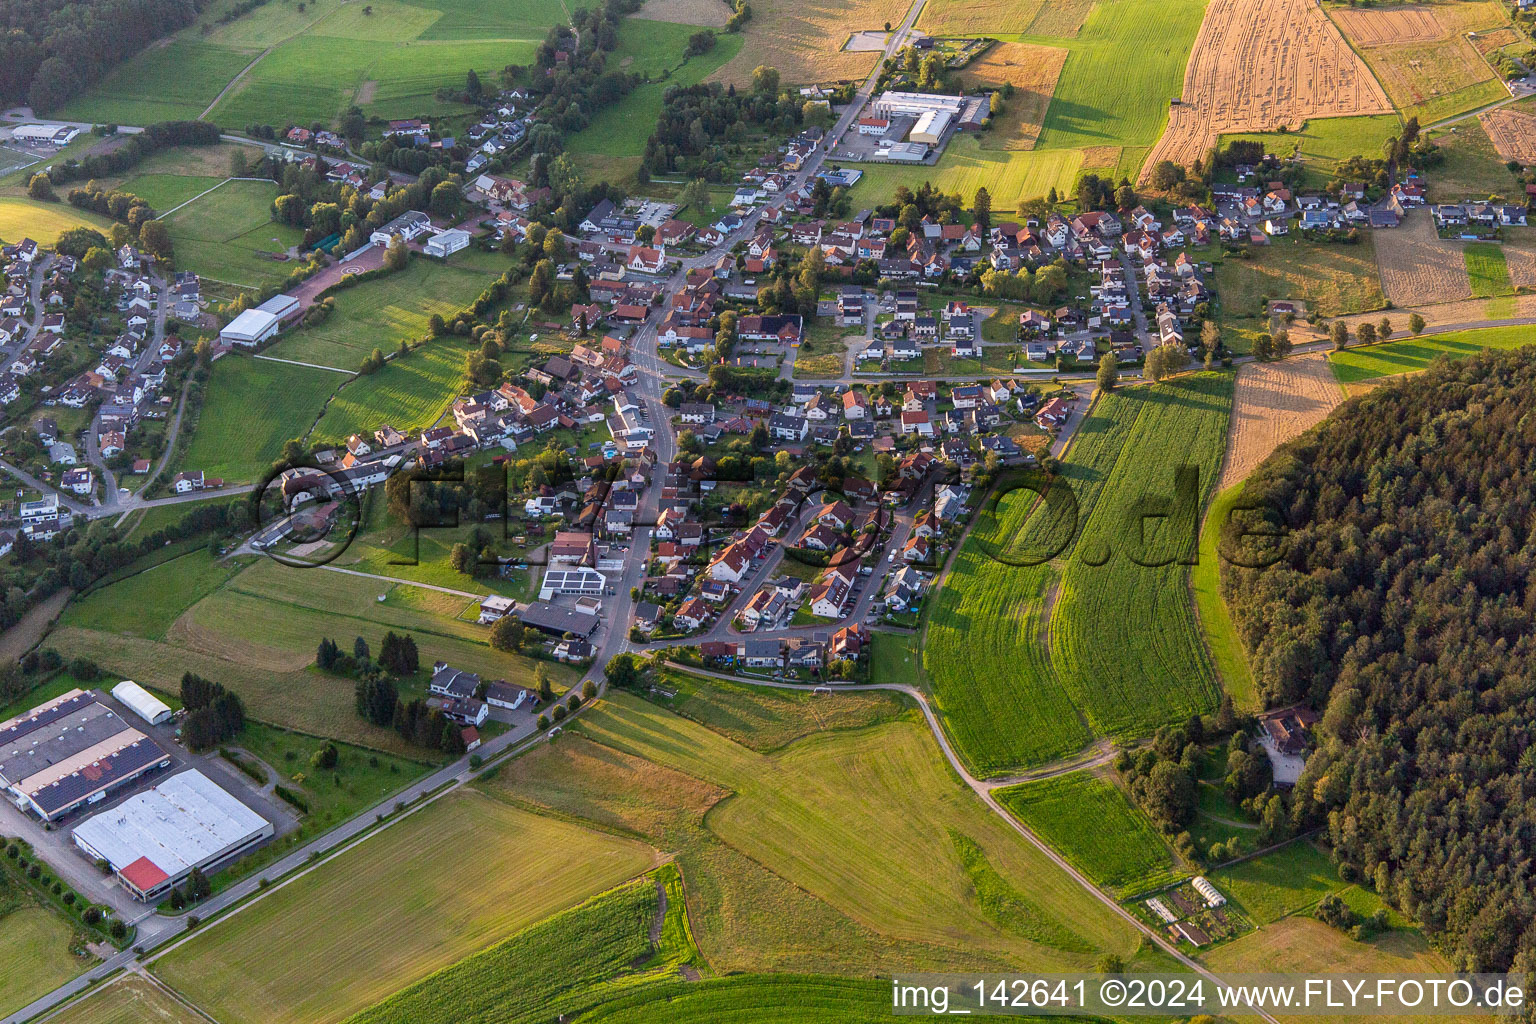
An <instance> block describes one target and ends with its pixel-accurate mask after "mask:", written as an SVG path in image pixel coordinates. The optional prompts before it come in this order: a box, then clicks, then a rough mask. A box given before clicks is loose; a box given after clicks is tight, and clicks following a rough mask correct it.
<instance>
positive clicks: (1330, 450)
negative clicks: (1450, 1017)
mask: <svg viewBox="0 0 1536 1024" xmlns="http://www.w3.org/2000/svg"><path fill="white" fill-rule="evenodd" d="M1243 499H1244V501H1243V504H1245V505H1253V506H1256V508H1255V509H1254V511H1251V512H1249V513H1246V514H1245V517H1246V519H1247V524H1246V528H1247V529H1249V530H1253V529H1257V528H1259V524H1258V523H1257V522H1255V520H1257V519H1259V518H1262V520H1263V528H1264V529H1270V530H1276V529H1280V528H1282V527H1288V530H1289V534H1288V536H1287V537H1286V538H1285V539H1284V540H1283V541H1280V542H1278V543H1277V542H1275V541H1274V540H1264V539H1256V538H1253V537H1248V538H1243V537H1242V536H1241V534H1242V532H1243V527H1241V526H1239V525H1238V522H1241V521H1242V520H1241V519H1240V520H1239V521H1238V522H1233V521H1229V522H1228V523H1227V524H1226V525H1225V526H1224V529H1223V543H1222V552H1223V555H1224V559H1223V565H1222V589H1223V591H1224V593H1225V595H1226V597H1227V600H1228V602H1229V604H1230V606H1231V608H1232V613H1233V615H1234V617H1235V619H1236V622H1237V626H1238V629H1239V630H1240V632H1241V634H1242V637H1243V640H1244V643H1245V644H1246V646H1247V648H1248V651H1249V653H1250V656H1251V661H1252V665H1253V670H1254V675H1255V678H1256V679H1257V681H1258V684H1259V687H1260V689H1261V691H1262V695H1263V699H1264V701H1265V702H1266V706H1269V707H1275V706H1282V705H1288V704H1291V703H1294V702H1296V701H1303V702H1306V703H1308V704H1311V705H1312V706H1314V707H1316V708H1318V709H1319V710H1320V711H1322V712H1323V719H1322V722H1321V723H1320V724H1319V726H1318V728H1317V729H1316V735H1315V742H1316V745H1317V747H1316V750H1315V751H1314V752H1313V754H1312V755H1311V757H1310V758H1309V760H1308V762H1307V767H1306V770H1305V771H1304V773H1303V774H1302V777H1301V780H1300V782H1299V783H1298V784H1297V786H1296V788H1295V791H1294V793H1293V796H1292V801H1291V815H1292V823H1293V825H1294V826H1295V827H1297V828H1311V827H1318V826H1321V827H1324V829H1325V837H1326V839H1327V841H1328V842H1329V843H1330V844H1331V845H1332V847H1333V849H1334V851H1335V853H1336V855H1337V858H1338V859H1339V862H1340V867H1339V870H1340V873H1341V874H1342V875H1343V876H1344V877H1345V878H1350V879H1358V880H1360V881H1362V882H1364V883H1365V884H1367V885H1370V886H1374V887H1375V888H1376V889H1377V891H1379V892H1380V893H1381V894H1382V895H1383V896H1384V897H1385V898H1386V899H1387V900H1388V902H1390V903H1391V904H1393V905H1394V906H1396V907H1398V908H1400V909H1401V910H1403V911H1404V912H1406V913H1408V914H1409V915H1411V916H1413V917H1414V918H1416V919H1417V920H1418V921H1420V922H1421V923H1422V924H1423V925H1424V926H1425V927H1426V928H1427V929H1428V931H1429V932H1430V934H1431V935H1432V936H1433V937H1434V940H1435V941H1436V943H1437V945H1439V946H1440V947H1441V948H1442V949H1443V950H1444V951H1445V952H1446V953H1447V955H1448V956H1450V958H1451V959H1452V960H1453V961H1454V962H1455V964H1456V965H1457V966H1458V967H1461V968H1465V969H1474V970H1492V969H1503V968H1507V967H1510V966H1511V965H1514V966H1516V967H1517V968H1519V969H1522V970H1527V971H1529V970H1530V969H1531V968H1532V967H1533V966H1536V927H1533V918H1536V896H1533V893H1532V883H1533V878H1532V875H1533V865H1536V861H1533V857H1532V848H1533V843H1536V746H1533V738H1536V638H1533V635H1532V617H1533V611H1536V585H1533V576H1532V573H1533V570H1536V548H1533V543H1532V532H1533V528H1536V519H1533V504H1536V352H1533V351H1532V350H1531V349H1525V350H1523V351H1517V352H1510V353H1501V354H1493V353H1488V352H1485V353H1483V354H1481V355H1478V356H1475V357H1472V358H1470V359H1464V360H1460V361H1454V362H1452V361H1447V360H1441V361H1439V362H1437V363H1436V364H1435V365H1434V366H1432V367H1431V368H1430V369H1429V370H1427V371H1426V372H1424V373H1423V374H1420V375H1419V376H1417V377H1415V378H1410V379H1408V380H1406V381H1403V382H1400V383H1397V384H1394V385H1389V386H1386V387H1382V388H1379V389H1377V390H1375V391H1373V392H1371V393H1369V394H1368V395H1365V396H1362V397H1360V398H1356V399H1354V400H1352V401H1350V402H1348V403H1346V404H1345V405H1344V406H1342V407H1341V408H1340V409H1339V410H1338V411H1337V412H1336V413H1335V414H1334V415H1333V416H1332V417H1331V418H1330V419H1328V420H1327V421H1325V422H1324V423H1322V424H1321V425H1320V426H1319V427H1317V428H1315V429H1314V430H1312V431H1311V432H1309V433H1308V434H1305V435H1303V436H1302V437H1301V438H1298V439H1297V440H1296V441H1293V442H1291V443H1290V444H1287V445H1285V446H1283V447H1282V448H1280V449H1279V450H1278V451H1276V452H1275V454H1274V455H1272V456H1271V457H1270V458H1269V459H1268V460H1267V461H1266V462H1265V463H1264V464H1263V465H1261V466H1260V467H1259V468H1258V470H1256V471H1255V473H1254V474H1253V476H1252V477H1251V478H1250V479H1249V481H1248V482H1247V485H1246V486H1245V487H1244V490H1243ZM1264 550H1271V551H1274V552H1275V553H1276V554H1278V555H1279V561H1277V562H1276V563H1275V564H1273V565H1270V566H1268V567H1267V568H1252V567H1249V568H1244V567H1242V566H1240V565H1237V564H1234V562H1235V561H1246V562H1248V563H1249V565H1250V566H1251V565H1253V564H1254V563H1255V562H1257V561H1260V559H1258V558H1256V557H1255V556H1257V555H1259V554H1260V553H1262V551H1264Z"/></svg>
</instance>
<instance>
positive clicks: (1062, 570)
mask: <svg viewBox="0 0 1536 1024" xmlns="http://www.w3.org/2000/svg"><path fill="white" fill-rule="evenodd" d="M1231 396H1232V384H1231V378H1230V377H1229V376H1226V375H1216V374H1199V375H1194V376H1191V377H1185V378H1180V379H1178V380H1176V381H1173V382H1170V383H1166V384H1163V385H1160V386H1157V387H1154V388H1132V389H1122V390H1120V391H1116V392H1114V393H1112V394H1110V395H1109V396H1107V397H1104V398H1101V399H1100V400H1099V401H1098V402H1097V403H1096V404H1095V406H1094V407H1093V409H1092V410H1091V411H1090V412H1089V414H1088V415H1087V416H1086V418H1085V419H1084V420H1083V422H1082V425H1081V426H1079V427H1078V428H1077V431H1076V433H1075V434H1074V437H1073V442H1072V447H1071V448H1070V449H1069V451H1068V453H1067V457H1066V459H1065V461H1064V465H1063V469H1062V478H1061V483H1062V484H1063V485H1065V486H1066V487H1067V488H1068V493H1070V495H1071V498H1072V501H1073V502H1074V503H1075V509H1074V508H1072V507H1071V506H1070V505H1062V506H1060V508H1059V511H1048V510H1047V507H1046V506H1039V505H1037V504H1036V502H1035V495H1034V493H1033V492H1031V491H1027V490H1022V489H1019V490H1011V491H1009V492H1008V493H1006V495H1005V496H1004V497H1003V498H1002V499H1001V501H1000V502H998V504H997V506H996V508H995V510H994V509H993V508H992V506H991V504H990V499H989V503H988V505H987V506H985V507H984V508H983V510H982V512H981V513H979V518H978V519H977V521H976V524H975V526H974V528H973V531H972V534H971V536H970V537H969V538H968V539H967V540H966V542H965V544H964V545H963V546H962V548H961V550H960V552H959V554H958V555H957V556H956V557H955V559H954V562H953V566H952V569H951V571H950V575H949V578H948V580H947V581H946V582H945V584H944V585H943V586H942V587H940V588H939V590H938V592H937V593H936V594H935V595H934V596H933V597H932V598H931V599H930V608H929V615H928V622H927V628H928V632H927V636H926V639H925V641H924V644H923V658H924V665H925V667H926V669H927V671H928V675H929V676H930V678H931V679H932V681H933V694H934V697H935V699H936V703H937V704H938V707H939V709H940V711H941V714H942V717H943V720H944V724H945V728H946V730H947V731H948V732H949V734H950V737H951V739H952V740H953V741H954V743H955V748H956V750H957V752H958V753H959V754H960V756H961V757H962V758H963V759H964V760H965V761H966V763H967V764H968V765H969V766H970V767H971V769H972V770H973V771H975V772H977V773H978V774H980V775H983V776H988V775H1002V774H1007V773H1009V772H1012V771H1018V770H1020V769H1023V768H1028V767H1031V766H1035V765H1039V764H1043V763H1045V762H1047V761H1050V760H1052V759H1054V758H1058V757H1061V756H1064V755H1066V754H1070V753H1072V752H1074V751H1076V750H1079V749H1081V748H1082V747H1083V746H1085V745H1086V744H1087V743H1088V742H1089V741H1090V740H1092V739H1093V738H1094V737H1095V736H1104V735H1114V736H1122V737H1123V736H1132V735H1140V734H1143V733H1146V732H1150V731H1151V730H1152V728H1154V727H1155V726H1156V725H1158V724H1161V723H1163V722H1166V721H1171V720H1173V719H1175V718H1182V717H1184V716H1187V715H1188V714H1189V713H1190V712H1191V711H1194V710H1209V709H1210V708H1212V707H1214V706H1215V703H1216V699H1217V690H1216V683H1215V679H1214V675H1213V673H1212V670H1211V668H1210V666H1209V664H1208V663H1207V662H1206V659H1205V655H1204V653H1203V652H1202V650H1201V647H1200V641H1199V636H1198V632H1197V628H1196V626H1195V623H1194V617H1193V613H1192V611H1191V610H1190V608H1189V599H1188V594H1187V592H1186V589H1185V587H1186V582H1185V580H1186V576H1185V569H1184V567H1183V566H1182V565H1178V564H1165V565H1161V566H1158V567H1148V566H1143V565H1138V564H1136V563H1135V562H1133V561H1131V559H1130V557H1129V556H1130V555H1131V554H1132V553H1134V552H1133V551H1132V549H1131V548H1130V546H1129V544H1130V542H1131V540H1132V538H1133V537H1134V536H1135V534H1133V533H1131V532H1130V529H1131V527H1130V526H1129V525H1128V522H1129V521H1128V519H1127V516H1128V514H1129V513H1130V512H1131V511H1132V510H1138V509H1143V508H1145V507H1147V506H1148V503H1149V501H1159V500H1164V499H1167V498H1169V497H1171V496H1172V495H1173V493H1174V474H1175V471H1176V470H1177V469H1178V468H1179V467H1181V466H1184V465H1192V466H1194V467H1195V468H1196V470H1197V471H1198V473H1199V480H1200V483H1199V490H1198V493H1197V495H1196V501H1198V500H1200V499H1201V498H1202V497H1203V496H1204V495H1205V494H1206V493H1208V489H1209V488H1210V487H1211V486H1213V481H1214V479H1215V475H1216V470H1217V467H1218V466H1219V465H1220V461H1221V454H1222V451H1223V448H1224V446H1225V432H1226V423H1227V414H1228V412H1229V411H1230V408H1231ZM1169 438H1178V439H1179V443H1178V445H1177V446H1170V445H1169V443H1168V439H1169ZM1192 511H1198V504H1197V505H1196V506H1195V509H1194V510H1192ZM1156 525H1157V524H1156V523H1151V524H1150V525H1149V529H1150V530H1152V531H1153V532H1152V533H1151V534H1149V536H1151V538H1152V541H1153V543H1152V544H1151V545H1150V546H1149V550H1148V551H1147V552H1146V553H1140V554H1138V557H1140V558H1142V559H1143V560H1144V561H1162V560H1164V559H1167V558H1172V557H1184V558H1185V559H1186V560H1187V558H1188V551H1185V552H1184V553H1183V554H1182V556H1177V555H1175V554H1173V553H1172V552H1174V550H1175V548H1176V546H1177V541H1176V538H1171V537H1169V536H1168V535H1167V534H1166V532H1165V533H1164V534H1161V535H1157V534H1156V533H1155V530H1156ZM1185 528H1186V529H1188V530H1189V531H1190V533H1189V538H1188V539H1189V540H1190V542H1191V543H1190V544H1189V545H1187V547H1192V540H1193V530H1194V528H1195V524H1194V522H1193V521H1191V522H1189V523H1188V524H1187V526H1186V527H1185ZM1167 529H1168V528H1167V527H1164V530H1165V531H1166V530H1167ZM1042 559H1049V561H1044V562H1042V561H1041V560H1042ZM1028 562H1037V563H1040V564H1032V565H1031V564H1026V563H1028ZM1094 563H1097V564H1094ZM1149 622H1150V623H1151V625H1147V623H1149ZM1137 623H1141V624H1142V625H1141V626H1140V627H1138V626H1137V625H1136V624H1137Z"/></svg>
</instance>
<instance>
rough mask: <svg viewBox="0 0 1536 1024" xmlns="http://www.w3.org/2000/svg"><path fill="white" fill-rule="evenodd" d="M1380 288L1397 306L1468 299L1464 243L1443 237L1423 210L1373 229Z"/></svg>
mask: <svg viewBox="0 0 1536 1024" xmlns="http://www.w3.org/2000/svg"><path fill="white" fill-rule="evenodd" d="M1374 234H1375V236H1376V238H1375V242H1376V261H1377V264H1378V265H1379V266H1380V268H1381V288H1382V291H1384V292H1385V293H1386V295H1387V298H1389V299H1391V300H1392V304H1393V305H1394V306H1415V305H1422V304H1428V303H1435V302H1450V301H1453V300H1455V299H1465V298H1467V297H1468V296H1470V295H1471V294H1472V285H1471V282H1470V281H1469V280H1468V278H1467V266H1466V261H1465V258H1464V257H1463V255H1462V251H1461V250H1462V243H1460V242H1452V241H1447V240H1446V239H1442V238H1440V237H1439V235H1437V234H1436V232H1435V224H1434V221H1433V220H1432V219H1431V218H1430V216H1429V214H1428V213H1427V212H1424V211H1416V212H1414V213H1410V214H1409V215H1408V216H1407V217H1405V218H1404V219H1403V222H1402V224H1401V225H1399V226H1398V227H1396V228H1394V229H1392V230H1389V231H1377V232H1374Z"/></svg>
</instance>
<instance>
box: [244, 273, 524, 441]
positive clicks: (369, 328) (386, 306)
mask: <svg viewBox="0 0 1536 1024" xmlns="http://www.w3.org/2000/svg"><path fill="white" fill-rule="evenodd" d="M493 279H494V275H493V274H491V273H489V272H488V271H484V270H479V271H477V270H470V269H467V268H461V267H458V266H454V265H451V264H446V263H441V262H439V261H437V260H433V259H427V258H425V257H423V258H418V259H413V260H411V262H410V263H409V264H408V265H407V266H406V268H405V269H404V270H402V271H399V272H398V273H394V274H389V275H387V276H385V277H382V278H375V279H373V280H371V281H365V282H363V283H362V284H359V285H356V286H354V287H351V288H344V289H342V290H341V291H338V292H336V293H335V298H336V309H335V312H333V313H332V314H331V316H330V317H329V318H328V319H327V320H326V321H325V322H324V323H322V324H320V325H319V326H318V327H306V328H304V329H302V330H296V331H292V332H290V333H288V334H285V335H283V337H282V338H281V339H280V340H279V341H278V342H277V343H276V344H274V345H273V346H272V347H271V348H269V349H267V350H266V353H265V354H267V355H270V356H275V357H277V358H279V359H292V360H295V361H297V362H301V363H315V364H317V365H320V366H334V367H336V368H337V369H339V370H348V371H355V370H356V369H357V368H358V366H359V364H361V363H362V361H363V360H364V359H366V358H368V355H369V353H371V352H372V351H373V350H374V349H376V348H378V349H383V350H384V352H385V353H386V354H388V353H390V352H393V351H395V350H396V349H397V348H399V347H400V342H402V341H413V342H414V341H419V340H420V339H422V338H424V337H426V335H427V323H428V321H429V320H430V319H431V317H432V314H433V313H438V314H440V315H442V316H443V317H445V318H446V317H451V316H452V315H453V314H455V313H457V312H458V311H459V310H461V309H463V308H464V307H465V306H467V305H469V304H470V303H471V302H473V301H474V299H475V297H476V296H477V295H479V294H480V292H481V291H483V290H484V289H485V286H486V285H488V284H490V283H491V281H492V280H493ZM429 347H430V346H429ZM418 354H419V353H418ZM410 358H414V356H412V357H410ZM461 368H462V367H461ZM338 383H339V381H338ZM376 425H377V424H375V426H376Z"/></svg>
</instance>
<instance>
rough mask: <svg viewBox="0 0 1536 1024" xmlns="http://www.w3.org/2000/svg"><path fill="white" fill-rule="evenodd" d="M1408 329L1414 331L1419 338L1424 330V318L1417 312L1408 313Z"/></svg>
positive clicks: (1414, 334)
mask: <svg viewBox="0 0 1536 1024" xmlns="http://www.w3.org/2000/svg"><path fill="white" fill-rule="evenodd" d="M1408 329H1409V330H1410V331H1412V332H1413V336H1414V337H1415V338H1417V337H1418V336H1419V335H1420V334H1422V333H1423V331H1424V318H1423V317H1421V316H1419V314H1417V313H1410V314H1408Z"/></svg>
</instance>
